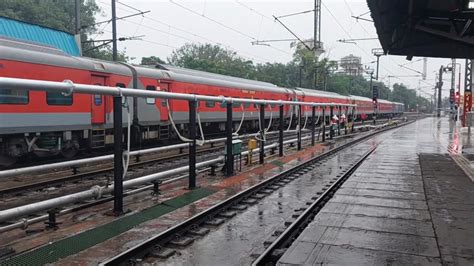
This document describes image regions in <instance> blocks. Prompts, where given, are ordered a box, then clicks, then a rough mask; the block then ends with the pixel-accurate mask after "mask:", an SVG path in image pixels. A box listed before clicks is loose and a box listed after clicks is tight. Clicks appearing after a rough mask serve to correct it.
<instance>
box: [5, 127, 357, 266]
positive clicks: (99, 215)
mask: <svg viewBox="0 0 474 266" xmlns="http://www.w3.org/2000/svg"><path fill="white" fill-rule="evenodd" d="M364 134H366V133H362V135H364ZM349 140H350V139H347V138H343V139H340V140H338V141H337V142H330V143H326V144H324V145H322V144H318V145H316V146H315V147H310V148H308V147H307V146H306V145H307V144H308V142H306V145H305V149H304V150H302V151H300V152H295V151H294V149H293V150H291V149H289V150H287V151H285V154H286V155H287V156H285V157H284V158H278V157H276V156H272V155H270V154H268V157H267V158H266V161H267V163H266V164H265V165H262V166H259V165H254V166H252V167H244V169H243V170H245V171H248V170H251V171H250V172H246V173H241V174H237V175H236V176H233V177H231V178H223V177H220V176H209V175H207V174H205V175H199V177H198V185H199V186H200V187H201V188H205V189H211V190H213V191H216V192H215V193H213V194H212V195H210V196H208V197H206V198H204V199H202V200H199V201H196V202H195V203H192V204H189V205H187V206H184V207H182V208H180V209H178V210H176V211H173V212H170V213H169V214H165V215H163V216H161V217H159V218H158V219H154V220H150V221H148V222H144V223H142V224H140V225H139V226H137V227H136V228H134V229H132V230H129V231H127V232H125V233H123V234H121V235H118V236H116V237H114V238H111V239H109V240H106V241H104V242H102V243H100V244H98V245H95V246H92V247H90V248H87V249H84V250H83V251H82V252H79V253H77V254H70V255H69V257H68V258H65V259H63V260H61V261H59V262H56V264H63V265H70V264H97V263H98V262H100V261H104V260H105V259H107V258H109V257H112V256H114V255H115V254H118V253H120V252H122V251H124V250H126V249H127V248H129V247H131V246H133V245H135V244H137V243H139V242H141V241H143V240H144V239H147V238H149V237H151V236H153V235H155V234H158V233H160V232H162V231H163V230H165V229H167V228H168V227H170V226H172V225H175V224H177V223H179V222H181V221H183V220H185V219H187V218H190V217H191V216H193V215H195V214H196V213H199V212H201V211H203V210H206V209H207V208H209V207H211V206H213V205H214V204H216V203H218V202H220V201H222V200H224V199H226V198H228V197H230V196H232V195H234V194H235V193H237V192H239V191H242V190H243V189H246V188H248V187H250V186H252V185H254V184H256V183H257V182H260V181H261V180H263V179H266V178H269V177H271V176H272V175H274V174H276V173H278V172H279V171H281V167H283V168H284V169H287V168H290V167H293V166H294V165H295V164H297V163H298V162H299V161H300V160H307V159H309V158H311V157H314V156H315V155H317V154H320V153H321V152H324V151H325V150H327V149H329V148H331V147H333V146H334V145H339V144H343V143H345V142H346V141H349ZM186 187H187V180H186V179H184V180H182V181H179V182H176V183H172V184H169V185H164V186H162V188H161V189H162V194H161V195H159V197H156V196H153V195H150V194H151V193H150V191H146V192H143V193H139V194H136V195H133V196H130V197H127V198H125V209H129V210H131V212H130V213H127V215H133V214H136V213H139V212H141V211H143V210H144V209H147V208H150V207H151V206H155V205H157V204H158V203H159V202H163V201H164V200H168V199H171V198H175V197H179V196H182V195H184V194H186V193H188V192H189V190H187V189H186ZM111 208H112V203H107V204H102V205H99V206H96V207H93V208H90V209H86V210H82V211H79V212H76V213H74V214H70V215H65V216H61V217H60V218H59V222H61V223H62V224H61V225H60V228H59V229H58V230H48V231H44V225H43V224H42V223H39V224H36V225H30V227H29V228H28V230H27V231H24V230H21V229H18V230H13V231H10V232H7V233H4V234H3V238H2V240H0V246H1V247H9V248H13V249H14V250H15V251H16V252H22V251H25V250H29V249H32V248H35V247H38V246H41V245H43V246H42V247H45V246H47V245H45V244H47V243H54V242H57V241H58V240H61V239H68V238H69V237H70V236H76V235H81V232H85V231H88V230H91V229H92V228H95V227H99V226H102V225H106V224H108V223H110V222H113V221H115V220H116V219H117V218H116V217H113V216H110V215H108V214H107V213H108V212H110V210H111ZM72 244H73V245H75V244H74V243H72ZM40 249H41V248H40ZM34 252H36V251H34ZM38 252H39V251H38ZM27 253H28V252H27ZM61 258H64V256H63V257H61ZM52 261H55V260H52Z"/></svg>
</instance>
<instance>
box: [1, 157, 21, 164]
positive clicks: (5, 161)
mask: <svg viewBox="0 0 474 266" xmlns="http://www.w3.org/2000/svg"><path fill="white" fill-rule="evenodd" d="M17 160H18V157H12V156H7V155H0V166H3V167H7V166H12V165H14V164H15V163H16V161H17Z"/></svg>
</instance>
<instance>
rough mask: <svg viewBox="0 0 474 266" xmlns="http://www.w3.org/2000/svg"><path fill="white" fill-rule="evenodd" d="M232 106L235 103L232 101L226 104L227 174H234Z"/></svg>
mask: <svg viewBox="0 0 474 266" xmlns="http://www.w3.org/2000/svg"><path fill="white" fill-rule="evenodd" d="M232 107H233V104H232V103H231V102H228V103H227V104H226V108H227V120H226V124H225V130H226V136H227V139H226V151H227V153H226V164H225V165H226V168H225V169H226V172H225V174H226V176H232V175H234V154H233V152H232V131H233V120H232V119H233V118H232Z"/></svg>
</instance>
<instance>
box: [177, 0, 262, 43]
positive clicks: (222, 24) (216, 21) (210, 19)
mask: <svg viewBox="0 0 474 266" xmlns="http://www.w3.org/2000/svg"><path fill="white" fill-rule="evenodd" d="M169 1H170V3H172V4H174V5H176V6H179V7H180V8H182V9H184V10H187V11H188V12H191V13H193V14H195V15H197V16H200V17H203V18H205V19H207V20H209V21H212V22H214V23H216V24H218V25H220V26H221V27H224V28H226V29H228V30H231V31H233V32H235V33H237V34H240V35H242V36H245V37H247V38H250V39H255V38H254V37H252V36H250V35H248V34H247V33H245V32H242V31H240V30H238V29H235V28H232V27H230V26H227V25H226V24H224V23H222V22H220V21H218V20H215V19H213V18H210V17H208V16H206V15H204V14H199V13H198V12H196V11H194V10H192V9H191V8H189V7H186V6H184V5H181V4H179V3H177V2H175V1H173V0H169Z"/></svg>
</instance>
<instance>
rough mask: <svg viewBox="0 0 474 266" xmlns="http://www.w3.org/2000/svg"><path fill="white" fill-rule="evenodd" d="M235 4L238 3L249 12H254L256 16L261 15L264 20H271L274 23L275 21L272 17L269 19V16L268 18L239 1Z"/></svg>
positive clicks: (236, 0)
mask: <svg viewBox="0 0 474 266" xmlns="http://www.w3.org/2000/svg"><path fill="white" fill-rule="evenodd" d="M235 2H236V3H237V4H239V5H241V6H243V7H245V8H247V9H248V10H250V11H252V12H254V13H255V14H258V15H260V16H262V17H264V18H266V19H268V20H270V21H272V22H273V19H272V18H271V17H269V16H267V15H265V14H263V13H261V12H260V11H258V10H256V9H253V8H251V7H249V6H248V5H246V4H244V3H242V2H240V1H239V0H235Z"/></svg>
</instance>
